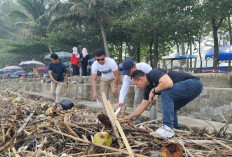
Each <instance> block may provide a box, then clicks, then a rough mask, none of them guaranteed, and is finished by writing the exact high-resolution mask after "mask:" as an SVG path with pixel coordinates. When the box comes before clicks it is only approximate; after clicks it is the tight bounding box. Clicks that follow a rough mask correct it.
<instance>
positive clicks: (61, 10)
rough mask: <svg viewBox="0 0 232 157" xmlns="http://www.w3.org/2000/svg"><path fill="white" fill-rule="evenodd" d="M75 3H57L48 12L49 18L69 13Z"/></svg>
mask: <svg viewBox="0 0 232 157" xmlns="http://www.w3.org/2000/svg"><path fill="white" fill-rule="evenodd" d="M73 4H74V3H57V4H55V5H54V6H52V7H51V9H50V10H49V12H48V15H49V16H56V15H59V14H60V15H62V14H65V13H67V12H68V10H69V8H71V7H72V6H73Z"/></svg>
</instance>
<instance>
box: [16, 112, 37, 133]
mask: <svg viewBox="0 0 232 157" xmlns="http://www.w3.org/2000/svg"><path fill="white" fill-rule="evenodd" d="M35 110H36V109H34V111H33V112H31V113H30V114H29V116H28V117H27V118H26V119H25V121H24V123H23V125H22V126H21V127H20V128H19V129H18V130H17V132H16V133H15V134H14V137H17V136H18V135H19V134H20V133H21V132H22V131H23V129H24V128H25V127H26V125H27V123H28V122H29V121H30V119H31V117H32V116H33V115H34V113H35Z"/></svg>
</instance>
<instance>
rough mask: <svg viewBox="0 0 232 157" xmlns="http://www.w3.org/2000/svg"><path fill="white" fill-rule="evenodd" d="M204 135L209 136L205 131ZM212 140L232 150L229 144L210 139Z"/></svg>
mask: <svg viewBox="0 0 232 157" xmlns="http://www.w3.org/2000/svg"><path fill="white" fill-rule="evenodd" d="M205 135H206V136H207V137H210V136H209V135H208V134H206V133H205ZM212 140H213V141H215V142H217V143H218V144H220V145H221V146H223V147H225V148H227V149H229V150H232V148H231V147H230V146H228V145H226V144H224V143H222V142H221V141H218V140H215V139H212Z"/></svg>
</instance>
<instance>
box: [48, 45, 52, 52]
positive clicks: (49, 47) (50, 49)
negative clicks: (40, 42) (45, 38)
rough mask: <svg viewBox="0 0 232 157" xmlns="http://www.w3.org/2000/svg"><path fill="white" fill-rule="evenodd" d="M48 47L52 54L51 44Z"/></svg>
mask: <svg viewBox="0 0 232 157" xmlns="http://www.w3.org/2000/svg"><path fill="white" fill-rule="evenodd" d="M47 45H48V49H49V52H50V53H52V48H51V46H50V45H49V44H47Z"/></svg>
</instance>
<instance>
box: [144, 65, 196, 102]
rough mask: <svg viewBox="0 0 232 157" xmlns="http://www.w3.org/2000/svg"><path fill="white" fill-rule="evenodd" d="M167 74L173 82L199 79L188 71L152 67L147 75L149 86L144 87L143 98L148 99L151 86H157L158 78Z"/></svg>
mask: <svg viewBox="0 0 232 157" xmlns="http://www.w3.org/2000/svg"><path fill="white" fill-rule="evenodd" d="M165 74H167V75H168V76H169V77H170V78H171V79H172V81H173V83H174V84H175V83H177V82H180V81H184V80H187V79H199V78H197V77H195V76H193V75H191V74H189V73H186V72H179V71H172V70H165V69H160V68H157V69H153V70H151V71H150V72H149V73H148V74H147V75H146V77H147V80H148V82H149V86H147V87H146V88H145V93H144V99H145V100H148V99H149V92H150V90H151V89H152V88H154V87H157V86H158V84H159V79H160V78H161V77H162V76H163V75H165Z"/></svg>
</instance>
